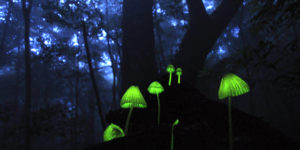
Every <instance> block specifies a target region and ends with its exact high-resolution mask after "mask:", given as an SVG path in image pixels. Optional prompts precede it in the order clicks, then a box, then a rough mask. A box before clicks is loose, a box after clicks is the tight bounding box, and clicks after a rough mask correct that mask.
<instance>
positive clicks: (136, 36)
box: [121, 0, 157, 94]
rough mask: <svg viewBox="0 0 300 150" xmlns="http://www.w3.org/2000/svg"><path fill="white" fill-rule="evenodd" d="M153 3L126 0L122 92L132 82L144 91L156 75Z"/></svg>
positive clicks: (124, 4) (124, 5) (145, 0)
mask: <svg viewBox="0 0 300 150" xmlns="http://www.w3.org/2000/svg"><path fill="white" fill-rule="evenodd" d="M152 6H153V0H124V1H123V21H122V29H123V49H122V56H121V57H122V62H121V82H122V84H121V93H122V94H123V93H124V92H125V90H127V89H128V87H129V86H130V85H137V86H139V87H140V89H141V91H142V93H144V92H145V91H144V89H146V87H147V86H148V85H149V84H150V82H152V81H153V79H155V78H156V77H157V67H156V63H155V52H154V33H153V17H152ZM143 91H144V92H143Z"/></svg>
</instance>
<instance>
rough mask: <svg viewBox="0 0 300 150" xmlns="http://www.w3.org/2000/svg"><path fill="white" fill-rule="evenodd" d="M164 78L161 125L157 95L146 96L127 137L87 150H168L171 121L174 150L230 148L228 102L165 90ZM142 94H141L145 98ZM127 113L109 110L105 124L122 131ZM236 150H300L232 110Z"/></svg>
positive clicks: (184, 87) (176, 88) (182, 89)
mask: <svg viewBox="0 0 300 150" xmlns="http://www.w3.org/2000/svg"><path fill="white" fill-rule="evenodd" d="M167 81H168V78H167V77H163V78H161V79H160V80H159V82H160V83H161V84H162V85H163V87H165V92H163V93H162V94H160V103H161V123H160V126H159V127H158V126H157V121H156V117H157V101H156V96H155V95H153V96H152V95H149V94H146V96H144V97H145V99H146V101H147V103H148V108H147V109H134V110H133V113H132V117H131V120H130V124H129V131H128V135H127V136H126V137H123V138H118V139H115V140H112V141H109V142H104V143H101V144H97V145H93V146H91V147H89V148H86V150H120V149H123V150H124V149H128V150H129V149H130V150H168V149H170V142H171V126H172V123H173V122H174V121H175V120H176V119H177V118H179V124H178V125H177V126H176V127H175V129H174V150H228V149H229V148H228V107H227V104H225V103H222V102H220V101H215V100H211V99H208V98H206V97H205V96H204V95H203V94H201V93H200V92H199V91H198V90H197V89H195V88H193V87H192V86H190V85H188V84H185V83H184V82H183V83H182V84H180V85H178V84H177V83H174V82H173V83H172V86H171V87H169V86H167ZM144 95H145V94H144ZM127 114H128V110H124V109H119V110H116V111H113V112H110V113H109V114H108V115H107V118H106V120H107V121H108V122H109V123H114V124H117V125H119V126H120V127H122V128H124V126H125V121H126V118H127ZM232 122H233V135H234V138H233V140H234V149H235V150H299V149H300V145H299V144H297V143H295V142H293V141H291V139H289V138H288V137H286V136H284V135H283V134H282V133H281V132H279V131H278V130H276V129H274V128H273V127H271V126H270V125H269V124H267V123H266V122H264V121H263V120H261V119H260V118H256V117H253V116H251V115H248V114H246V113H244V112H242V111H239V110H238V109H235V108H234V107H233V108H232Z"/></svg>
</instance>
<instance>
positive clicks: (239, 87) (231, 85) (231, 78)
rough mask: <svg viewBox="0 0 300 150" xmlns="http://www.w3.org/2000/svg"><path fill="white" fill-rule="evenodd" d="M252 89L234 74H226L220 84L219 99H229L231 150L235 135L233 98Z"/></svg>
mask: <svg viewBox="0 0 300 150" xmlns="http://www.w3.org/2000/svg"><path fill="white" fill-rule="evenodd" d="M249 91H250V88H249V86H248V84H247V83H246V82H245V81H244V80H243V79H241V78H240V77H238V76H237V75H235V74H233V73H228V74H226V75H225V76H224V77H223V78H222V80H221V84H220V88H219V92H218V98H219V99H224V98H227V97H228V128H229V150H233V133H232V117H231V97H234V96H239V95H243V94H245V93H248V92H249Z"/></svg>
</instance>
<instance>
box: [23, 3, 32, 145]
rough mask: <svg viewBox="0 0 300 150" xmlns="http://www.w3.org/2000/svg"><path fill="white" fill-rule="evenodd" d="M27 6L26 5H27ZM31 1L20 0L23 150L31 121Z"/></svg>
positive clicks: (28, 137)
mask: <svg viewBox="0 0 300 150" xmlns="http://www.w3.org/2000/svg"><path fill="white" fill-rule="evenodd" d="M27 4H28V5H27ZM31 7H32V1H31V0H22V10H23V17H24V41H25V108H24V110H25V150H30V142H31V140H30V121H31V112H30V109H31V68H30V42H29V34H30V12H31Z"/></svg>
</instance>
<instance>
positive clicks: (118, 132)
mask: <svg viewBox="0 0 300 150" xmlns="http://www.w3.org/2000/svg"><path fill="white" fill-rule="evenodd" d="M124 136H125V134H124V131H123V130H122V128H120V127H119V126H118V125H116V124H113V123H111V124H110V125H109V126H108V127H107V128H106V129H105V130H104V133H103V141H104V142H107V141H110V140H113V139H116V138H120V137H124Z"/></svg>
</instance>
